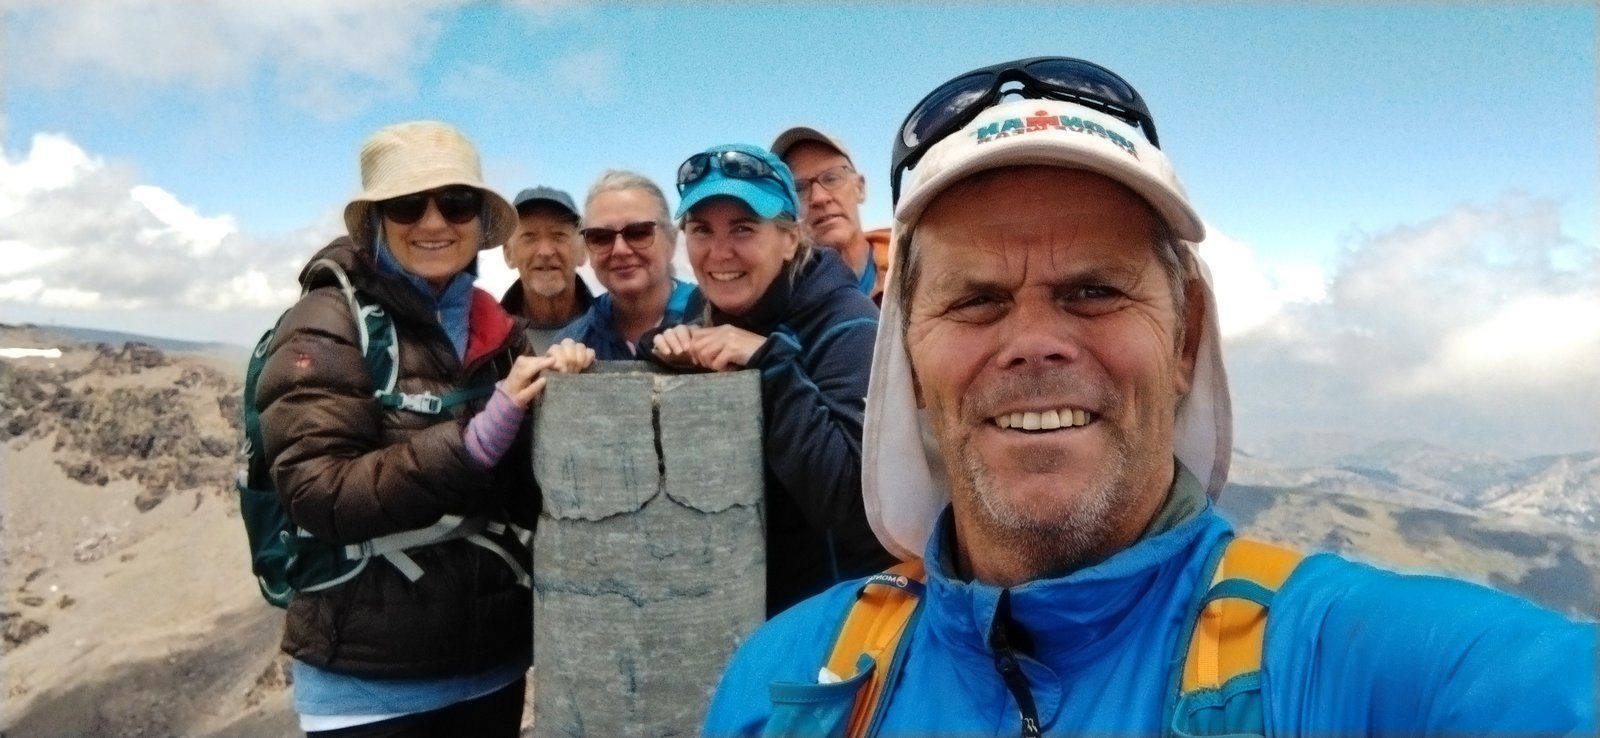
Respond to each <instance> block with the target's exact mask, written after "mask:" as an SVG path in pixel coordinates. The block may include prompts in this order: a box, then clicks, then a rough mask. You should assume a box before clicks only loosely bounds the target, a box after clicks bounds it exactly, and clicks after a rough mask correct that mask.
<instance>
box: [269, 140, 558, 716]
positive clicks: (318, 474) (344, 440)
mask: <svg viewBox="0 0 1600 738" xmlns="http://www.w3.org/2000/svg"><path fill="white" fill-rule="evenodd" d="M360 160H361V185H362V191H361V193H360V194H358V195H356V196H355V198H353V199H352V200H351V201H350V203H349V204H348V205H347V206H346V207H345V210H344V216H345V225H346V227H347V229H348V231H349V235H348V237H341V238H339V239H337V240H335V241H334V242H333V243H331V244H329V245H328V246H327V247H326V248H324V249H322V251H320V252H319V253H318V254H317V255H316V256H315V257H313V259H312V261H311V263H310V264H308V265H307V266H306V268H305V270H304V271H302V273H301V275H300V281H301V284H302V285H303V286H304V289H305V293H304V296H303V297H301V299H300V301H299V302H298V303H296V304H295V306H294V307H293V308H291V309H290V310H289V311H288V312H287V313H285V314H284V317H283V319H282V321H281V322H280V323H279V326H278V328H277V330H276V332H275V333H274V336H273V338H272V340H271V342H270V343H269V345H268V348H267V351H268V354H267V359H266V363H265V365H264V367H263V369H262V372H261V376H260V379H259V385H258V389H257V392H256V397H255V404H256V406H257V407H258V408H259V409H260V410H261V420H262V438H263V441H264V445H265V450H266V453H267V455H268V457H269V458H270V459H271V460H272V461H271V475H272V480H273V482H274V484H275V486H276V488H277V490H278V493H279V498H280V499H281V500H282V501H283V504H284V508H285V509H286V510H287V512H288V514H289V517H290V519H291V520H292V522H293V523H294V524H295V525H296V526H297V527H298V528H299V529H300V530H301V531H302V532H303V534H304V535H307V536H310V540H311V541H312V543H311V544H308V545H318V544H321V545H325V546H326V547H328V548H330V549H331V550H334V551H344V550H347V549H351V548H352V547H351V544H364V543H370V544H372V545H370V546H366V547H365V548H364V549H363V548H362V547H361V546H356V547H354V549H353V550H355V551H362V550H365V551H367V552H368V553H367V555H369V556H370V558H363V559H361V564H360V565H359V566H357V567H355V568H354V569H353V570H352V571H350V572H347V576H340V577H338V578H337V579H335V580H330V581H327V582H321V583H319V584H318V585H317V586H315V587H305V586H302V587H301V589H300V591H298V592H296V594H295V595H294V599H293V600H292V601H291V602H290V603H289V606H288V613H287V618H286V623H285V628H284V636H283V644H282V646H283V650H284V651H285V652H286V653H288V654H289V655H290V656H292V657H293V658H294V664H293V670H294V674H293V676H294V692H295V711H296V712H297V713H299V715H300V725H301V728H302V729H304V730H306V731H307V733H308V734H309V735H337V736H365V735H384V736H409V735H434V734H441V735H479V736H488V735H506V736H514V735H516V734H517V732H518V729H519V724H520V722H521V715H522V706H523V688H524V675H525V673H526V670H527V668H528V666H529V663H530V642H529V641H530V628H529V622H530V619H531V603H532V600H531V597H530V592H529V588H528V581H529V580H528V571H529V566H530V563H531V562H530V561H529V557H528V551H527V547H526V546H525V545H524V540H525V536H526V534H527V532H526V528H531V527H532V526H533V523H534V520H535V519H536V518H535V516H536V514H537V511H538V509H539V499H538V492H537V488H536V487H535V486H534V482H533V480H532V478H531V473H530V469H531V464H530V463H529V461H528V459H527V449H528V448H529V447H530V444H529V443H528V442H527V439H526V438H525V437H524V438H522V442H521V443H515V441H516V440H517V437H518V436H519V435H522V436H525V434H526V433H527V430H526V424H524V423H522V419H523V415H524V413H525V411H526V409H527V407H528V405H529V404H530V403H531V402H532V401H533V400H534V398H535V397H537V396H538V394H539V393H540V391H542V389H543V387H544V382H545V380H544V379H543V378H542V376H541V375H542V374H543V373H544V372H547V371H577V370H580V369H581V368H583V367H584V366H586V365H587V363H588V361H589V360H590V356H589V352H587V350H585V349H584V348H583V347H581V346H574V345H571V344H568V345H565V346H558V347H555V348H553V349H552V350H551V353H550V354H549V355H546V356H540V357H533V356H521V353H522V351H523V348H524V347H523V339H522V335H523V332H522V330H520V326H519V325H518V324H517V323H516V321H515V320H514V319H513V318H511V317H510V316H509V315H507V314H506V313H505V311H504V310H502V309H501V308H500V306H499V304H498V303H497V302H496V300H495V299H494V298H493V297H492V296H490V295H489V294H488V293H486V292H483V291H482V290H478V289H476V288H475V287H473V284H472V283H473V280H474V277H475V276H476V272H477V256H478V251H479V250H481V249H484V248H489V247H492V246H496V245H499V244H501V243H503V242H504V241H505V240H506V238H507V237H508V236H509V235H510V233H511V231H512V228H513V226H514V224H515V223H516V219H517V216H516V211H515V210H513V209H512V208H511V205H510V204H509V203H507V202H506V201H505V199H504V198H502V197H501V196H500V195H498V194H496V193H495V192H493V191H492V190H490V189H489V188H488V187H487V186H485V185H484V183H483V177H482V174H481V171H480V166H479V162H478V154H477V151H476V150H475V149H474V148H473V146H472V144H471V142H469V141H468V140H467V139H466V137H465V136H463V135H462V134H461V132H460V131H457V130H456V129H455V128H453V127H451V126H449V125H446V124H443V123H436V122H428V121H418V122H411V123H401V124H398V125H393V126H389V127H387V128H384V129H382V130H380V131H378V132H377V133H375V134H373V135H372V137H371V138H369V139H367V141H366V144H365V145H364V146H363V147H362V149H361V157H360ZM391 329H392V330H391ZM383 341H392V342H393V343H392V345H393V347H394V350H391V351H389V352H387V353H388V357H389V363H388V366H389V367H391V370H390V371H389V372H375V371H374V369H373V366H374V364H373V362H374V359H373V358H372V357H373V355H374V354H376V355H378V356H379V357H380V359H379V360H380V361H381V357H382V355H383V354H384V353H385V352H384V351H382V350H376V351H375V350H374V349H373V347H374V346H378V347H380V348H381V346H382V345H383V344H382V343H381V342H383ZM391 383H392V386H391ZM522 526H525V527H526V528H524V527H522ZM386 542H387V544H386ZM396 542H398V543H396ZM390 544H392V545H390ZM341 547H342V548H341ZM387 549H393V550H392V551H390V552H388V553H384V551H385V550H387ZM374 551H375V552H378V554H377V555H372V553H371V552H374ZM347 555H350V556H353V555H354V554H347Z"/></svg>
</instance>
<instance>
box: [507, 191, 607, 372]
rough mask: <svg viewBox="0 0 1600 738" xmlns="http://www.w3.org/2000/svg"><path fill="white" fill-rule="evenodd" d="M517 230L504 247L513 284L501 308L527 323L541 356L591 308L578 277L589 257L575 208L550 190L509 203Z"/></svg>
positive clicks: (569, 200)
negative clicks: (561, 333) (512, 207)
mask: <svg viewBox="0 0 1600 738" xmlns="http://www.w3.org/2000/svg"><path fill="white" fill-rule="evenodd" d="M512 204H513V205H514V206H515V207H516V209H517V229H516V231H515V232H513V233H512V234H511V239H510V240H509V241H507V242H506V245H505V249H504V254H505V259H506V266H509V267H511V268H512V269H515V270H517V283H516V284H514V285H511V287H510V289H507V290H506V293H505V296H503V297H501V298H500V305H501V306H502V307H504V308H505V309H506V312H508V313H511V314H512V315H518V316H521V317H523V318H526V319H527V321H528V328H527V333H528V340H529V343H530V344H531V346H532V348H533V350H534V353H543V352H544V350H545V349H546V348H549V346H550V344H551V343H552V342H553V341H554V338H555V336H556V334H558V333H560V332H561V329H562V328H565V327H567V325H568V324H570V323H571V322H572V321H573V320H575V319H577V317H578V316H580V315H582V314H583V313H584V311H586V310H588V309H589V306H590V305H591V304H593V303H594V295H593V294H592V293H591V292H590V291H589V285H588V284H586V283H585V282H584V281H583V277H581V276H579V275H578V273H577V270H578V267H580V266H583V263H584V261H585V260H586V259H587V258H588V250H587V249H585V248H584V247H583V239H581V238H579V237H578V222H579V216H580V214H579V213H578V206H577V205H575V204H573V202H572V197H571V196H570V195H568V194H567V193H565V192H562V191H561V190H558V189H555V188H553V187H530V188H528V189H525V190H523V191H522V192H519V193H517V197H516V199H515V200H513V201H512Z"/></svg>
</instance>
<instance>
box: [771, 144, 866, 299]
mask: <svg viewBox="0 0 1600 738" xmlns="http://www.w3.org/2000/svg"><path fill="white" fill-rule="evenodd" d="M769 148H771V150H772V153H774V154H777V155H778V158H779V159H782V160H783V163H785V164H788V165H789V171H791V172H794V184H795V191H796V192H797V193H798V194H799V195H800V209H801V213H800V215H801V217H802V218H804V219H805V222H806V226H807V227H808V228H809V229H810V231H811V237H812V239H813V240H815V241H816V242H817V245H819V246H826V247H828V248H830V249H833V250H834V251H837V252H839V255H840V256H842V257H844V263H845V264H846V265H847V266H849V267H850V269H851V270H853V271H854V272H855V273H856V277H858V278H859V279H860V282H859V285H858V286H859V287H860V288H861V292H862V294H864V295H866V296H867V297H870V298H872V300H873V302H881V301H882V296H883V287H884V285H885V284H887V283H888V273H889V229H888V228H879V229H876V230H871V231H868V230H864V229H863V228H862V227H861V204H862V203H864V202H866V201H867V178H866V177H864V176H862V175H861V173H860V172H858V171H856V167H855V163H854V162H852V161H850V152H849V150H848V149H846V148H845V147H844V144H843V143H840V141H839V140H838V139H836V138H834V137H832V136H829V135H828V134H826V133H823V132H822V131H819V130H817V129H815V128H810V127H807V126H795V127H793V128H790V129H788V130H786V131H784V132H783V133H780V134H778V137H777V138H775V139H773V140H772V146H771V147H769Z"/></svg>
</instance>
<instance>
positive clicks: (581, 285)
mask: <svg viewBox="0 0 1600 738" xmlns="http://www.w3.org/2000/svg"><path fill="white" fill-rule="evenodd" d="M572 290H573V292H572V294H573V295H575V296H576V297H577V300H578V312H577V313H575V314H574V315H573V316H572V318H571V319H570V320H568V321H566V322H565V323H562V324H560V325H535V324H534V323H533V322H532V321H529V323H528V324H529V325H530V326H531V327H534V328H560V327H562V326H565V325H567V324H569V323H571V322H572V321H573V320H577V319H578V318H580V317H582V316H583V314H584V313H587V312H589V307H590V306H591V305H593V304H594V293H593V292H591V291H590V290H589V284H588V283H587V282H584V281H583V277H580V276H578V275H576V274H574V275H572ZM500 307H502V308H505V311H506V312H508V313H511V314H512V315H515V316H517V317H521V318H526V317H527V315H525V314H524V312H523V311H525V310H526V309H527V307H528V298H527V296H526V295H524V294H523V292H522V282H520V281H518V282H512V283H511V286H510V287H508V288H506V291H505V294H504V295H501V296H500Z"/></svg>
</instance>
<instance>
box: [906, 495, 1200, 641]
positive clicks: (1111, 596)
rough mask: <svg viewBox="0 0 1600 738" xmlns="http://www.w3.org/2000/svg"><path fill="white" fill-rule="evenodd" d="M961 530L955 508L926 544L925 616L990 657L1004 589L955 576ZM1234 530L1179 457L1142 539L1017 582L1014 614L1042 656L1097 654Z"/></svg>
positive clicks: (949, 636)
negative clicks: (1089, 561) (1048, 575)
mask: <svg viewBox="0 0 1600 738" xmlns="http://www.w3.org/2000/svg"><path fill="white" fill-rule="evenodd" d="M953 530H954V528H953V522H952V520H951V513H950V509H949V508H948V507H946V508H945V510H944V512H943V514H941V515H940V517H939V521H938V523H937V524H936V525H935V527H934V534H933V535H932V536H930V538H929V541H928V545H927V548H926V551H925V554H926V556H925V561H926V562H927V570H928V589H927V592H928V593H927V601H926V607H927V610H926V612H925V614H924V617H927V618H930V624H931V625H932V630H933V632H934V633H935V635H936V637H938V638H940V639H941V640H945V641H947V642H948V644H949V645H950V646H951V648H952V649H953V650H954V651H956V652H958V653H966V654H968V655H970V656H972V657H974V658H979V659H981V660H982V661H983V662H984V663H988V662H989V661H990V660H991V658H992V656H991V654H990V651H989V647H988V636H989V633H990V632H991V629H992V627H993V625H994V618H995V610H996V607H997V605H998V603H999V599H1000V593H1001V591H1002V588H1001V587H997V586H994V585H989V584H984V583H981V582H969V581H962V580H961V579H960V578H959V577H957V576H956V574H955V572H956V567H955V562H954V548H953V544H954V536H953ZM1230 530H1231V528H1230V526H1229V525H1228V523H1227V522H1226V521H1225V520H1223V519H1222V518H1221V517H1220V516H1219V515H1217V514H1216V512H1215V511H1214V510H1213V509H1212V508H1211V505H1210V502H1209V500H1207V498H1206V496H1205V491H1204V487H1203V486H1202V485H1201V484H1200V482H1199V481H1198V480H1197V479H1195V477H1194V475H1192V474H1190V473H1189V472H1188V471H1187V470H1186V469H1184V468H1183V467H1182V466H1181V465H1180V466H1178V473H1177V475H1175V478H1174V481H1173V489H1172V491H1171V492H1170V493H1169V494H1168V499H1167V502H1166V503H1165V505H1164V506H1163V508H1162V510H1161V511H1160V512H1158V513H1157V515H1156V517H1155V520H1154V521H1153V524H1152V526H1151V528H1150V529H1149V530H1147V531H1145V533H1144V536H1143V537H1142V538H1141V539H1140V540H1139V541H1138V542H1136V543H1135V544H1134V545H1133V546H1130V547H1129V548H1127V549H1125V550H1123V551H1121V552H1119V553H1117V554H1116V555H1114V556H1112V557H1111V558H1109V559H1106V560H1105V561H1102V562H1100V563H1098V564H1095V565H1093V566H1090V567H1086V568H1083V569H1079V570H1077V571H1074V572H1071V573H1069V574H1067V575H1065V576H1062V577H1057V578H1052V579H1040V580H1035V581H1032V582H1028V583H1026V584H1023V585H1020V586H1017V587H1013V588H1011V589H1010V594H1009V599H1010V603H1009V606H1010V617H1011V619H1012V621H1013V622H1014V623H1015V624H1016V625H1018V626H1020V627H1021V629H1022V630H1023V631H1024V632H1026V633H1027V634H1028V636H1029V638H1030V639H1031V640H1032V642H1033V645H1034V653H1036V654H1038V655H1039V656H1040V657H1041V658H1042V659H1043V660H1046V661H1049V662H1051V663H1057V664H1059V663H1071V662H1073V661H1077V660H1079V659H1090V658H1093V657H1095V656H1096V655H1098V654H1100V653H1102V652H1104V651H1105V650H1107V649H1109V648H1112V647H1114V646H1115V645H1116V642H1117V638H1116V631H1117V629H1118V628H1119V627H1122V626H1124V625H1125V624H1127V623H1130V622H1133V621H1134V620H1135V619H1136V614H1137V613H1136V611H1137V610H1139V609H1140V608H1141V607H1146V606H1150V604H1149V603H1150V601H1160V602H1166V601H1168V600H1169V599H1170V598H1167V597H1154V598H1146V597H1145V595H1146V593H1152V592H1166V591H1168V590H1171V589H1174V588H1176V587H1179V586H1182V585H1181V578H1182V577H1183V576H1184V573H1185V570H1186V569H1188V568H1190V566H1189V565H1190V564H1191V562H1192V560H1193V559H1194V558H1195V553H1196V552H1197V550H1203V551H1209V550H1210V548H1211V544H1212V543H1214V542H1215V540H1216V539H1217V538H1219V537H1221V536H1223V535H1225V534H1227V533H1228V532H1229V531H1230ZM1185 591H1187V589H1186V590H1185Z"/></svg>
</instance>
